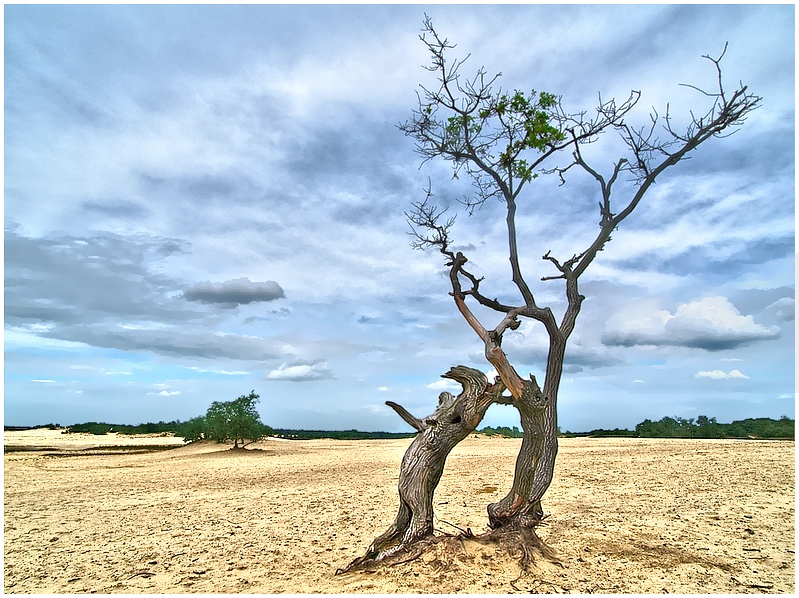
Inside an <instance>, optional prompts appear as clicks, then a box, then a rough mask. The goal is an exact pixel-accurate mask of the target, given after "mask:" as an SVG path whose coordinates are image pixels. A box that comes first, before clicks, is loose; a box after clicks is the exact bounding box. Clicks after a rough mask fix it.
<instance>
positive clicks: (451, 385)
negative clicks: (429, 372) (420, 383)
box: [425, 379, 461, 392]
mask: <svg viewBox="0 0 799 598" xmlns="http://www.w3.org/2000/svg"><path fill="white" fill-rule="evenodd" d="M425 388H429V389H430V390H438V391H445V390H446V391H449V392H452V391H460V390H461V385H460V384H458V383H457V382H455V381H454V380H449V379H442V380H436V381H435V382H431V383H430V384H428V385H427V386H426V387H425Z"/></svg>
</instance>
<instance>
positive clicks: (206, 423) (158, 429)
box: [3, 392, 796, 447]
mask: <svg viewBox="0 0 799 598" xmlns="http://www.w3.org/2000/svg"><path fill="white" fill-rule="evenodd" d="M258 398H259V396H258V395H257V394H255V392H251V393H250V395H249V396H241V397H239V398H238V399H236V400H235V401H228V402H214V403H212V404H211V407H209V408H208V411H207V412H206V414H205V416H200V417H195V418H192V419H190V420H188V421H186V422H181V421H180V420H175V421H170V422H164V421H159V422H155V423H153V422H148V423H146V424H137V425H128V424H107V423H103V422H85V423H82V424H74V425H72V426H68V427H62V426H61V425H60V424H53V423H50V424H44V425H40V426H4V427H3V429H4V430H7V431H15V430H36V429H43V428H44V429H49V430H62V431H63V433H72V432H83V433H88V434H97V435H102V434H108V433H110V432H116V433H118V434H169V433H171V434H174V435H175V436H179V437H182V438H183V439H184V440H185V441H186V442H194V441H197V440H204V439H207V440H216V441H217V442H228V441H233V443H234V446H237V447H238V446H239V445H245V440H247V441H249V442H246V444H250V443H251V442H254V441H255V440H261V439H263V438H266V437H267V436H273V437H276V438H286V439H290V440H317V439H321V438H329V439H333V440H379V439H392V438H411V437H413V436H415V435H416V432H361V431H359V430H332V431H331V430H292V429H287V428H274V429H273V428H270V427H269V426H267V425H265V424H263V423H261V419H260V416H259V415H258V412H257V411H255V403H256V402H257V401H258ZM795 423H796V422H795V420H792V419H790V418H789V417H788V416H787V415H783V416H782V417H780V419H771V418H768V417H758V418H747V419H743V420H736V421H733V422H732V423H729V424H722V423H719V422H718V421H717V420H716V418H715V417H707V416H706V415H700V416H698V417H696V418H688V419H686V418H682V417H679V416H674V417H664V418H662V419H660V420H658V421H652V420H650V419H645V420H644V421H642V422H641V423H639V424H637V425H636V426H635V429H634V430H627V429H626V428H614V429H612V430H611V429H603V428H597V429H595V430H591V431H590V432H569V431H566V432H560V436H562V437H565V438H576V437H585V436H593V437H619V436H621V437H631V438H765V439H769V438H775V439H778V438H783V439H785V438H794V437H795ZM477 432H478V433H480V434H484V435H486V436H504V437H506V438H522V437H523V432H522V431H521V430H519V428H518V426H513V427H508V426H497V427H491V426H485V427H484V428H482V429H480V430H477ZM251 436H252V437H255V440H253V438H251Z"/></svg>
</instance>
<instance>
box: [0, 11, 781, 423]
mask: <svg viewBox="0 0 799 598" xmlns="http://www.w3.org/2000/svg"><path fill="white" fill-rule="evenodd" d="M4 13H5V54H4V57H5V58H4V60H5V129H4V131H5V144H4V147H5V154H4V166H5V181H4V218H5V220H4V276H5V278H4V280H5V293H4V347H5V353H4V401H3V407H4V422H5V424H6V425H33V424H44V423H48V422H53V423H60V424H62V425H70V424H73V423H77V422H84V421H105V422H110V423H140V422H148V421H160V420H163V421H170V420H173V419H181V420H186V419H189V418H191V417H194V416H196V415H202V414H204V413H205V410H206V409H207V408H208V406H209V405H210V403H211V402H212V401H226V400H232V399H235V398H236V397H237V396H240V395H242V394H248V393H249V392H250V391H251V390H255V392H256V393H258V394H259V395H260V397H261V400H260V403H259V411H260V413H261V416H262V419H263V421H264V422H265V423H267V424H269V425H271V426H272V427H276V428H304V429H328V430H334V429H353V428H354V429H359V430H369V431H376V430H383V431H407V430H410V428H409V427H408V426H407V425H406V424H405V423H404V422H402V420H400V418H399V417H398V416H397V415H396V414H395V413H394V412H393V411H392V410H391V409H390V408H388V407H387V406H385V401H387V400H391V401H395V402H398V403H400V404H401V405H403V406H404V407H405V408H407V409H408V410H409V411H410V412H411V413H413V414H415V415H417V416H419V417H421V416H424V415H427V414H429V413H432V411H433V410H434V408H435V406H436V405H437V402H438V394H439V393H440V392H442V391H444V390H449V391H454V392H456V393H457V390H458V387H457V385H453V383H452V382H450V381H446V380H444V379H442V378H441V375H442V374H443V373H445V372H446V371H447V370H448V369H449V368H450V367H452V366H454V365H457V364H465V365H469V366H471V367H476V368H478V369H481V370H482V371H484V372H488V371H489V370H490V369H491V367H490V365H489V364H488V363H487V362H486V361H485V359H484V357H483V355H482V343H481V341H480V340H479V339H478V338H477V337H476V335H475V334H474V332H473V331H472V330H471V328H469V326H468V325H467V324H466V322H465V321H464V320H463V318H462V317H461V316H460V314H459V313H458V311H457V309H456V308H455V305H454V303H453V302H452V298H451V297H450V296H449V295H448V292H449V291H450V290H451V289H450V288H449V286H448V285H449V282H448V279H447V270H446V267H445V265H444V261H443V259H442V256H441V255H440V254H438V253H437V252H435V251H419V250H415V249H413V248H412V247H411V244H410V243H411V240H412V239H411V237H410V236H409V234H408V233H409V230H410V229H409V226H408V223H407V221H406V217H405V212H406V211H407V210H409V209H410V206H411V202H413V201H419V200H421V199H423V198H424V189H425V187H426V185H427V184H428V181H430V184H431V185H432V190H433V193H434V194H435V197H434V199H435V201H436V202H438V203H439V205H441V206H442V207H444V206H449V209H450V212H449V213H451V214H453V215H455V214H457V217H456V222H455V225H454V227H453V229H452V238H453V240H454V242H455V243H456V246H457V248H459V249H461V250H462V251H464V253H465V254H466V255H467V256H468V257H469V260H470V264H472V266H473V268H474V271H475V272H476V273H477V274H478V275H480V276H485V281H484V282H483V283H482V285H481V291H483V292H484V293H485V294H486V295H489V296H491V297H498V298H500V300H504V301H507V302H513V303H516V302H518V300H519V299H518V296H517V294H516V293H514V287H513V285H512V282H511V272H510V267H509V264H508V257H507V241H506V237H505V235H506V231H505V228H504V226H505V224H504V214H505V206H504V205H503V204H501V203H499V202H494V203H490V204H486V205H484V206H483V208H482V209H481V210H478V211H476V212H475V213H474V214H473V215H471V216H470V215H469V214H468V213H466V212H464V211H463V210H462V209H461V208H459V204H458V201H457V200H458V199H459V198H461V197H463V195H464V194H468V193H469V191H470V186H469V182H468V180H466V178H465V177H464V176H461V177H460V178H458V179H454V178H453V176H452V169H451V165H450V164H448V163H447V162H445V161H429V162H426V163H424V164H422V159H421V157H420V156H419V155H418V153H416V152H415V148H414V142H413V140H412V139H410V138H408V137H406V136H405V135H404V134H403V133H402V132H401V131H400V130H399V129H398V128H397V125H399V124H400V123H402V122H404V121H406V120H407V119H408V118H409V117H410V116H411V113H412V111H413V109H414V108H416V107H417V95H416V94H417V92H418V91H419V89H420V88H419V85H420V84H421V85H425V86H427V87H430V86H433V85H435V80H434V76H433V74H432V73H430V72H428V71H426V70H425V69H424V68H423V66H424V65H427V64H428V63H429V56H428V54H427V50H426V48H425V46H424V44H423V43H422V42H421V41H420V40H419V37H418V36H419V33H420V31H421V27H422V21H423V19H424V15H425V13H427V14H428V15H429V16H430V17H431V18H432V20H433V23H434V25H435V27H436V29H437V30H438V31H439V33H440V34H441V35H442V36H443V37H446V38H448V39H449V40H450V41H451V42H453V43H456V44H457V47H456V48H455V49H454V50H453V51H452V54H453V57H459V58H465V57H466V56H467V55H469V59H468V61H467V62H466V63H465V65H464V66H463V67H462V68H463V72H464V73H470V72H474V71H476V70H477V69H478V68H480V67H481V66H482V67H485V69H486V71H487V72H488V73H491V74H493V73H500V72H501V73H502V76H501V78H500V79H499V81H498V85H500V86H501V87H502V89H505V90H513V89H521V90H525V91H529V90H531V89H534V90H538V91H541V90H543V91H548V92H551V93H554V94H556V95H558V96H560V97H562V102H563V105H564V106H565V107H566V109H568V110H569V111H573V112H577V111H582V110H588V111H590V110H593V109H594V108H595V107H596V105H597V102H598V98H599V96H600V94H601V97H602V99H603V100H605V99H608V98H611V97H615V98H617V99H619V100H620V101H621V100H623V99H626V98H627V96H628V95H629V93H630V91H631V90H640V92H641V94H642V95H641V100H640V102H639V104H638V106H636V108H635V109H634V111H633V112H632V113H631V114H630V116H629V120H630V122H631V123H634V124H635V123H637V124H641V125H643V124H646V123H648V122H649V115H650V112H651V111H652V110H653V109H654V110H656V111H657V112H658V113H659V114H660V115H663V114H665V110H666V107H667V106H668V109H669V113H670V115H671V118H672V122H673V123H674V124H676V125H680V124H682V125H683V126H684V125H685V124H687V122H688V121H687V119H688V118H689V116H690V112H691V110H693V111H694V112H695V113H697V114H699V113H702V112H704V111H705V110H706V109H707V108H708V107H709V104H708V102H709V101H710V99H709V98H708V97H706V96H703V95H702V94H701V93H699V92H698V91H697V90H696V89H693V88H691V87H687V86H686V85H681V84H688V85H693V86H697V87H700V88H703V89H712V88H713V86H714V85H715V83H716V72H715V69H714V66H713V64H712V63H711V62H710V61H708V60H706V59H703V58H702V56H703V55H712V56H714V57H717V56H718V55H720V53H721V52H722V50H723V49H724V45H725V42H729V47H728V50H727V52H726V54H725V56H724V59H723V61H722V67H723V71H724V75H725V81H726V82H727V88H728V89H732V88H733V87H734V86H735V85H736V84H737V83H738V82H739V81H743V82H744V83H745V84H746V85H748V86H749V90H750V91H751V92H753V93H755V94H757V95H759V96H761V97H762V98H763V101H762V107H761V108H759V109H758V110H756V111H755V112H753V113H752V114H751V115H750V116H749V118H748V119H747V121H746V123H745V124H744V126H743V127H741V128H740V129H739V130H738V131H737V132H736V133H735V134H734V135H732V136H730V137H726V138H723V139H713V140H711V141H709V142H708V143H707V144H705V145H704V146H702V147H701V148H700V149H699V150H698V151H696V152H694V153H693V154H692V155H691V159H690V160H686V161H684V162H681V163H680V164H678V165H676V166H675V167H673V168H672V169H670V170H668V171H667V172H666V173H665V174H664V175H663V176H662V177H661V178H659V179H658V181H657V183H656V185H655V186H654V187H653V188H652V190H651V191H650V192H649V193H648V195H647V196H646V197H645V199H644V201H643V202H642V203H641V205H640V206H639V207H638V208H637V209H636V211H635V212H634V213H633V215H632V216H630V217H629V218H628V219H627V220H626V221H625V222H624V223H623V225H622V226H621V227H620V228H619V230H618V231H616V232H615V233H614V235H613V239H612V241H611V242H610V243H609V244H608V245H607V246H606V248H605V250H604V251H603V252H601V253H600V254H599V256H598V258H597V260H596V261H595V263H594V264H592V266H591V268H590V269H589V270H588V271H586V273H585V274H584V275H583V277H582V278H581V292H582V293H583V294H584V295H585V296H586V300H585V301H584V303H583V309H582V313H581V314H580V318H579V320H578V324H577V328H576V330H575V332H574V334H573V335H572V337H571V339H570V341H569V345H568V349H567V358H566V364H565V369H564V378H563V383H562V385H561V390H560V397H559V424H560V427H561V429H562V430H570V431H587V430H591V429H595V428H614V427H627V428H631V427H633V426H635V424H636V423H638V422H641V421H643V420H644V419H647V418H648V419H653V420H656V419H660V418H662V417H664V416H675V415H676V416H680V417H685V418H691V417H696V416H698V415H707V416H710V417H716V418H717V419H718V421H719V422H730V421H733V420H734V419H741V418H745V417H774V418H777V417H780V416H781V415H788V416H790V417H794V404H795V396H796V395H795V375H794V359H795V343H794V313H795V307H794V286H795V280H794V273H795V254H794V251H795V243H794V235H795V217H794V209H795V208H794V206H795V198H794V188H795V187H794V163H795V156H794V133H795V130H794V122H795V115H794V107H795V97H794V67H795V64H794V60H795V58H794V56H795V54H794V7H793V5H769V6H762V5H705V6H696V5H657V6H649V5H638V6H636V5H629V6H626V5H613V6H611V5H593V6H586V5H558V6H544V5H503V6H494V5H460V6H455V5H374V6H372V5H348V6H335V5H311V6H294V5H280V6H277V5H275V6H270V5H240V6H210V5H209V6H158V5H152V6H143V5H128V6H92V5H87V6H63V5H59V6H42V5H14V6H9V5H6V6H5V7H4ZM621 150H622V148H620V146H619V142H618V140H617V138H615V137H614V135H613V134H612V133H609V134H607V135H604V136H601V137H600V138H599V139H598V140H597V141H596V143H594V144H592V145H591V146H590V147H589V148H587V149H586V155H587V156H588V157H590V159H591V160H592V164H593V165H594V167H595V168H596V169H598V170H600V171H601V172H604V173H606V174H609V172H610V169H612V165H613V163H614V162H615V161H616V160H617V159H618V158H619V157H621V156H622V155H623V154H622V153H621ZM629 188H630V183H629V182H626V181H620V182H619V189H620V191H619V193H621V194H622V196H623V191H624V190H625V189H626V190H629ZM526 193H527V195H525V196H524V197H523V198H522V199H521V200H520V205H519V212H518V215H517V226H518V229H519V243H520V253H521V265H522V268H523V270H524V273H525V275H526V278H527V280H528V282H530V283H531V285H532V286H533V290H534V292H535V293H536V297H537V299H538V302H539V304H540V305H549V306H551V308H552V309H553V311H554V312H555V313H556V315H558V314H562V313H563V308H564V305H565V303H564V289H563V285H562V282H563V281H557V280H555V281H546V282H542V281H540V279H541V277H545V276H551V275H553V274H555V272H553V271H552V266H551V264H549V263H548V262H546V261H543V260H541V259H540V258H541V256H542V255H544V254H545V253H546V252H547V251H549V250H551V251H552V255H554V256H561V257H562V258H568V257H569V256H571V255H572V254H574V253H577V252H579V251H582V250H583V249H585V248H586V247H587V246H588V245H589V244H590V242H591V241H592V240H593V238H594V236H595V235H596V232H597V230H598V228H597V223H598V218H599V214H598V209H597V202H598V198H599V194H598V189H597V188H596V184H595V182H594V181H592V180H591V179H589V178H588V177H587V176H585V175H579V173H576V172H574V173H573V174H570V175H569V176H567V180H566V183H565V184H564V185H562V186H561V185H559V181H557V180H555V178H553V177H546V176H542V177H540V178H539V179H536V180H535V181H534V182H533V183H532V184H531V185H530V186H529V187H528V188H527V191H526ZM477 313H478V314H479V315H480V317H481V318H483V322H484V323H485V324H486V326H487V327H490V328H493V327H494V326H495V325H496V324H497V323H498V322H499V319H500V318H499V315H498V314H495V313H490V312H486V311H479V310H478V311H477ZM546 346H547V344H546V337H545V335H544V331H543V329H542V328H541V326H540V325H537V324H535V323H534V322H528V323H525V324H523V325H522V326H521V327H520V328H519V329H518V330H516V331H514V332H508V333H507V334H506V336H505V342H504V344H503V347H504V348H505V350H506V351H507V353H508V355H509V358H510V360H511V362H512V363H513V364H514V365H515V367H516V369H517V370H518V371H519V372H520V373H522V374H523V375H526V374H527V373H534V374H536V375H537V376H538V377H539V380H541V379H542V378H543V370H544V367H545V362H544V358H545V354H546ZM484 424H485V425H492V426H500V425H511V426H512V425H518V416H517V415H516V412H515V411H514V410H513V409H512V408H511V407H503V406H493V407H491V409H489V411H488V413H487V415H486V418H485V420H484Z"/></svg>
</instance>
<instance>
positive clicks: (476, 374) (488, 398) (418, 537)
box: [337, 365, 505, 573]
mask: <svg viewBox="0 0 799 598" xmlns="http://www.w3.org/2000/svg"><path fill="white" fill-rule="evenodd" d="M442 377H444V378H451V379H453V380H456V381H458V382H460V384H461V385H462V386H463V392H462V393H461V394H460V395H458V396H457V397H453V396H452V395H451V394H450V393H448V392H443V393H441V395H440V396H439V405H438V408H437V409H436V410H435V411H434V412H433V414H432V415H429V416H427V417H425V418H423V419H419V418H416V417H414V416H413V415H411V414H410V413H408V411H406V410H405V409H404V408H403V407H401V406H400V405H398V404H396V403H393V402H391V401H387V402H386V404H387V405H388V406H390V407H391V408H392V409H394V410H395V411H396V412H397V413H398V414H399V415H400V417H402V419H403V420H405V421H406V422H407V423H408V424H410V425H411V426H413V427H414V428H416V429H417V430H418V431H419V434H417V436H416V437H415V438H414V439H413V442H411V444H410V446H409V447H408V450H406V451H405V456H404V457H403V458H402V465H401V466H400V475H399V484H398V490H399V498H400V505H399V512H398V513H397V517H396V519H395V521H394V523H393V524H392V525H391V526H390V527H389V528H388V529H387V530H386V531H385V532H384V533H383V534H381V535H380V536H378V537H377V538H376V539H375V540H374V541H373V542H372V544H371V545H370V546H369V548H368V549H367V551H366V554H365V555H364V556H362V557H359V558H357V559H355V560H354V561H352V562H351V563H350V564H349V565H348V566H347V567H345V568H344V569H339V570H338V571H337V573H345V572H347V571H350V570H352V569H354V568H357V567H359V566H361V565H364V564H366V563H369V562H377V561H381V560H383V559H385V558H387V557H390V556H392V555H395V554H397V553H400V552H403V551H407V550H408V549H409V548H411V547H412V546H413V545H414V544H416V543H418V542H420V541H422V540H424V539H426V538H428V537H429V536H432V534H433V494H434V493H435V490H436V487H437V486H438V482H439V480H440V479H441V474H442V473H443V471H444V465H445V463H446V460H447V456H448V455H449V453H450V452H451V451H452V449H453V448H455V446H456V445H457V444H458V443H459V442H460V441H461V440H463V439H464V438H466V437H467V436H468V435H469V433H470V432H473V431H474V429H475V428H476V427H477V426H478V424H479V423H480V421H482V419H483V416H484V415H485V412H486V410H487V409H488V407H489V406H490V405H491V404H492V403H495V402H505V401H504V399H503V397H502V392H503V391H504V390H505V385H504V384H503V383H502V382H500V381H496V382H495V383H494V384H491V385H489V383H488V380H487V378H486V377H485V374H483V373H482V372H481V371H479V370H475V369H473V368H470V367H466V366H463V365H459V366H457V367H454V368H452V369H450V371H449V372H447V373H446V374H444V375H443V376H442Z"/></svg>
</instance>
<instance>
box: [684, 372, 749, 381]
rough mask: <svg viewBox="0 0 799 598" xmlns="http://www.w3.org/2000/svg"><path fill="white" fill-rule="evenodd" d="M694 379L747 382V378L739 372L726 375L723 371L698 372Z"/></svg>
mask: <svg viewBox="0 0 799 598" xmlns="http://www.w3.org/2000/svg"><path fill="white" fill-rule="evenodd" d="M694 378H712V379H713V380H727V379H729V378H737V379H739V380H749V376H747V375H746V374H742V373H741V372H740V371H739V370H732V371H731V372H729V373H727V372H725V371H723V370H709V371H702V372H698V373H697V374H696V375H695V376H694Z"/></svg>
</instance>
